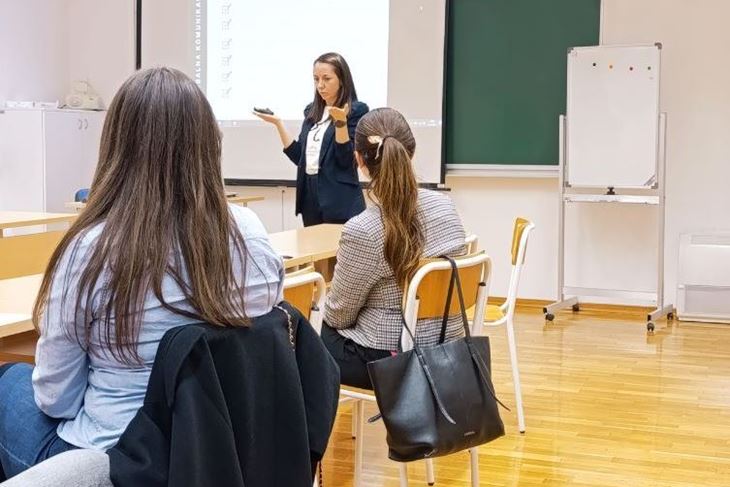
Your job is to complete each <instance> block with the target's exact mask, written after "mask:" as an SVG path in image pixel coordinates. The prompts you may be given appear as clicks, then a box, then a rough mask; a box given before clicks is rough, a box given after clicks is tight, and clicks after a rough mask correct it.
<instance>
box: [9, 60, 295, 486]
mask: <svg viewBox="0 0 730 487" xmlns="http://www.w3.org/2000/svg"><path fill="white" fill-rule="evenodd" d="M282 282H283V266H282V262H281V258H280V257H279V256H278V255H277V254H276V252H275V251H274V250H273V249H272V247H271V245H270V243H269V240H268V237H267V234H266V231H265V229H264V227H263V225H262V224H261V222H260V221H259V219H258V218H257V217H256V215H255V214H254V213H253V212H251V211H250V210H248V209H246V208H241V207H238V206H232V205H229V204H228V203H227V201H226V196H225V191H224V187H223V178H222V175H221V135H220V131H219V129H218V125H217V123H216V120H215V117H214V115H213V111H212V110H211V107H210V105H209V104H208V101H207V100H206V98H205V96H204V95H203V93H202V92H201V91H200V89H199V88H198V87H197V85H196V84H195V83H194V82H193V81H191V80H190V79H189V78H187V77H186V76H185V75H184V74H182V73H181V72H179V71H177V70H174V69H168V68H156V69H150V70H146V71H141V72H138V73H136V74H135V75H133V76H132V77H131V78H129V79H128V80H127V81H126V82H125V83H124V84H123V85H122V87H121V88H120V90H119V92H118V93H117V94H116V96H115V97H114V100H113V101H112V103H111V106H110V107H109V111H108V113H107V116H106V121H105V123H104V129H103V132H102V141H101V149H100V153H99V164H98V166H97V169H96V174H95V176H94V181H93V184H92V189H91V194H90V197H89V201H88V205H87V206H86V209H85V210H84V211H83V212H82V213H81V214H80V215H79V217H78V219H77V220H76V221H75V222H74V223H73V225H72V226H71V228H70V229H69V231H68V232H67V233H66V234H65V236H64V237H63V239H62V240H61V243H60V244H59V246H58V248H57V249H56V251H55V253H54V254H53V256H52V257H51V260H50V263H49V265H48V269H47V271H46V274H45V276H44V278H43V282H42V285H41V288H40V293H39V296H38V300H37V302H36V305H35V309H34V312H33V319H34V322H35V323H36V325H37V327H38V328H39V331H40V339H39V341H38V346H37V350H36V366H35V368H32V367H31V366H30V365H27V364H12V365H10V366H3V368H2V369H1V370H0V373H1V374H2V375H1V376H0V465H1V466H2V469H0V480H4V479H5V478H7V477H11V476H13V475H15V474H17V473H19V472H21V471H23V470H25V469H27V468H29V467H30V466H32V465H34V464H36V463H38V462H41V461H43V460H45V459H46V458H49V457H51V456H54V455H56V454H58V453H61V452H63V451H67V450H70V449H74V448H91V449H97V450H107V449H109V448H110V447H112V446H113V445H114V444H115V443H116V442H117V441H118V439H119V437H120V435H121V434H122V432H123V431H124V430H125V428H126V427H127V424H128V423H129V422H130V420H131V419H132V417H133V416H134V415H135V413H136V412H137V410H138V409H139V408H140V406H141V405H142V402H143V399H144V396H145V392H146V389H147V383H148V381H149V376H150V371H151V368H152V364H153V363H154V360H155V355H156V352H157V348H158V345H159V342H160V340H161V338H162V336H163V335H164V334H165V332H166V331H168V330H170V329H171V328H173V327H176V326H180V325H184V324H188V323H191V322H196V321H198V322H200V321H202V322H207V323H211V324H214V325H220V326H231V327H239V326H247V325H248V324H249V320H250V318H253V317H256V316H260V315H264V314H266V313H268V312H269V311H271V309H272V306H273V305H275V304H276V303H278V302H279V301H280V300H281V296H282ZM31 379H32V382H31Z"/></svg>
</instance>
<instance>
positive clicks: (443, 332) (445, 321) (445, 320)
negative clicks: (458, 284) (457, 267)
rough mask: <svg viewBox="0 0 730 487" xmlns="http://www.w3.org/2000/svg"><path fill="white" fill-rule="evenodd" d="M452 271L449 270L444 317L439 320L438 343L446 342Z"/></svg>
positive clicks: (452, 279) (451, 291) (452, 291)
mask: <svg viewBox="0 0 730 487" xmlns="http://www.w3.org/2000/svg"><path fill="white" fill-rule="evenodd" d="M454 281H455V279H454V270H453V268H452V269H451V279H449V290H448V291H447V293H446V304H445V305H444V315H443V318H442V320H441V335H440V336H439V343H444V342H445V341H446V325H447V324H448V322H449V311H451V298H452V296H453V294H454Z"/></svg>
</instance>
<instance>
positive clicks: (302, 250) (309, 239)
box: [269, 223, 342, 268]
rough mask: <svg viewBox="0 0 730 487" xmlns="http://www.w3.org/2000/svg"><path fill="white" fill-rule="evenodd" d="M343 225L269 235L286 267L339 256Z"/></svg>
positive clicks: (327, 224) (313, 227) (330, 225)
mask: <svg viewBox="0 0 730 487" xmlns="http://www.w3.org/2000/svg"><path fill="white" fill-rule="evenodd" d="M340 235H342V225H337V224H331V223H324V224H322V225H314V226H312V227H305V228H298V229H296V230H287V231H284V232H276V233H271V234H269V240H271V245H272V246H273V247H274V250H276V251H277V252H278V253H279V255H281V256H282V258H283V259H284V267H286V268H291V267H296V266H300V265H303V264H313V263H314V262H317V261H321V260H326V259H329V258H331V257H335V256H336V255H337V248H338V247H339V244H340Z"/></svg>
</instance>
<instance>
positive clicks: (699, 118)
mask: <svg viewBox="0 0 730 487" xmlns="http://www.w3.org/2000/svg"><path fill="white" fill-rule="evenodd" d="M728 19H730V2H728V1H727V0H700V1H692V2H688V1H686V0H642V1H636V0H604V12H603V30H602V37H603V42H604V43H611V44H619V43H620V44H630V43H646V42H655V41H659V42H661V43H662V45H663V49H662V80H661V82H662V84H661V88H660V89H661V106H662V110H663V111H665V112H667V114H668V115H667V116H668V130H667V132H668V139H667V177H668V181H667V227H666V245H665V249H666V266H665V269H666V280H665V283H666V284H665V286H666V290H667V296H669V297H671V298H672V299H674V296H675V291H676V284H677V282H676V275H677V256H678V247H679V235H680V234H681V233H686V232H701V231H716V230H730V191H729V190H728V183H730V137H729V136H728V135H729V134H730V65H728V63H727V59H728V47H729V46H730V30H729V29H728V28H727V20H728Z"/></svg>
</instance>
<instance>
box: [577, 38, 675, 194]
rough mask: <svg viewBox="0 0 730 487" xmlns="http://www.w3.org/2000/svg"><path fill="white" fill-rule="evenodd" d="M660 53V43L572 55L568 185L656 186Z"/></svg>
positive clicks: (592, 49)
mask: <svg viewBox="0 0 730 487" xmlns="http://www.w3.org/2000/svg"><path fill="white" fill-rule="evenodd" d="M660 52H661V45H659V44H656V45H651V46H591V47H576V48H573V49H571V50H570V51H569V52H568V76H567V80H568V86H567V108H566V114H567V116H566V141H565V142H566V144H565V161H566V164H567V168H566V182H567V184H568V185H570V186H572V187H586V188H588V187H590V188H596V187H600V188H608V187H614V188H651V187H656V180H657V167H658V164H657V163H658V154H659V150H658V149H659V73H660Z"/></svg>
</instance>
